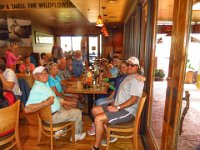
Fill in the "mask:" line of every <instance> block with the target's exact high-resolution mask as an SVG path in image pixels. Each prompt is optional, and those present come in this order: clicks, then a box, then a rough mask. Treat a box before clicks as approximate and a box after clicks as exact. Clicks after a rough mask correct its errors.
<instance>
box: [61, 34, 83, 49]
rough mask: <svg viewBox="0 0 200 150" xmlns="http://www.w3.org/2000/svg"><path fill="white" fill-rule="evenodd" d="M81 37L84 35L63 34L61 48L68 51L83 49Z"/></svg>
mask: <svg viewBox="0 0 200 150" xmlns="http://www.w3.org/2000/svg"><path fill="white" fill-rule="evenodd" d="M81 39H82V36H62V37H60V41H61V48H62V49H63V50H64V51H66V52H70V51H76V50H81Z"/></svg>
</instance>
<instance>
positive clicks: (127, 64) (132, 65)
mask: <svg viewBox="0 0 200 150" xmlns="http://www.w3.org/2000/svg"><path fill="white" fill-rule="evenodd" d="M126 66H127V67H128V66H131V67H135V66H137V65H136V64H129V63H126Z"/></svg>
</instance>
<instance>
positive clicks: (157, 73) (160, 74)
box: [154, 69, 165, 81]
mask: <svg viewBox="0 0 200 150" xmlns="http://www.w3.org/2000/svg"><path fill="white" fill-rule="evenodd" d="M164 77H165V72H164V70H163V69H155V70H154V80H155V81H163V79H164Z"/></svg>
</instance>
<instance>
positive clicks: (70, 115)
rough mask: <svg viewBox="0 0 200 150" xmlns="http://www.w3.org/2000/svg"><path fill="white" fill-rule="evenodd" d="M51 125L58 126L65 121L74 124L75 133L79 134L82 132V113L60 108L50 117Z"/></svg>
mask: <svg viewBox="0 0 200 150" xmlns="http://www.w3.org/2000/svg"><path fill="white" fill-rule="evenodd" d="M52 119H53V124H58V123H62V122H67V121H74V122H75V133H76V134H79V133H81V132H82V112H81V110H80V109H70V110H66V109H65V108H63V107H61V109H60V110H59V111H58V112H57V113H55V114H54V115H53V116H52Z"/></svg>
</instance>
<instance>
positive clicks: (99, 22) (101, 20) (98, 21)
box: [96, 0, 103, 27]
mask: <svg viewBox="0 0 200 150" xmlns="http://www.w3.org/2000/svg"><path fill="white" fill-rule="evenodd" d="M96 26H97V27H103V18H102V17H101V15H100V0H99V16H98V18H97V22H96Z"/></svg>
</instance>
